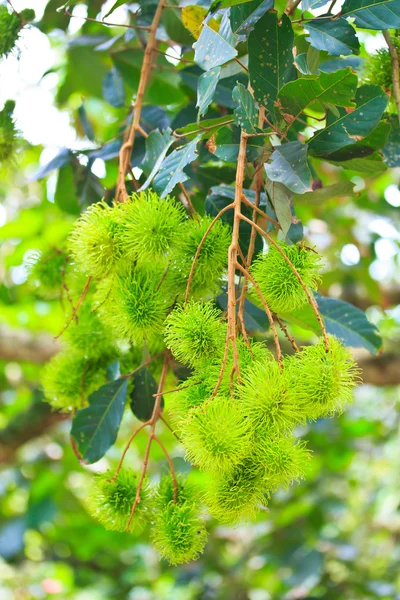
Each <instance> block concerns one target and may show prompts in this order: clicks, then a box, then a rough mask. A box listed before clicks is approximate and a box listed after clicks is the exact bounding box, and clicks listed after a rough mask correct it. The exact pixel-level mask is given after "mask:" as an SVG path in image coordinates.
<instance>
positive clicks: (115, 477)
mask: <svg viewBox="0 0 400 600" xmlns="http://www.w3.org/2000/svg"><path fill="white" fill-rule="evenodd" d="M147 425H150V421H146V422H145V423H142V424H141V425H140V427H138V428H137V429H135V431H134V432H133V433H132V435H131V437H130V438H129V440H128V441H127V443H126V445H125V448H124V450H123V452H122V454H121V458H120V459H119V463H118V466H117V468H116V469H115V473H114V475H113V477H112V479H111V481H116V479H117V477H118V473H119V472H120V470H121V467H122V463H123V462H124V458H125V455H126V453H127V452H128V450H129V447H130V445H131V443H132V441H133V439H134V438H135V437H136V436H137V434H138V433H139V431H142V429H144V428H145V427H147Z"/></svg>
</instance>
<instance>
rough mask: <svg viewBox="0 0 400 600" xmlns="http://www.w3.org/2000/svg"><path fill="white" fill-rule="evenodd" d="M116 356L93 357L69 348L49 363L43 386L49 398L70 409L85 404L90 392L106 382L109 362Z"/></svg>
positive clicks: (61, 406) (45, 370) (44, 374)
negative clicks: (90, 357)
mask: <svg viewBox="0 0 400 600" xmlns="http://www.w3.org/2000/svg"><path fill="white" fill-rule="evenodd" d="M112 360H113V359H112V357H109V356H107V357H106V356H103V357H102V359H101V360H95V359H89V358H86V357H84V356H82V354H81V353H80V352H77V351H74V350H73V349H71V348H66V349H65V350H64V351H62V352H59V353H58V354H56V355H55V356H53V358H51V359H50V361H49V362H48V363H47V364H46V365H45V367H44V369H43V372H42V378H41V382H42V387H43V391H44V395H45V397H46V399H47V401H48V402H49V403H50V404H51V406H52V407H53V408H55V409H58V410H62V411H70V410H73V409H80V408H84V407H85V406H86V405H87V398H88V396H89V395H90V394H91V393H92V392H94V391H96V390H97V389H98V388H99V387H101V386H102V385H103V384H104V383H105V382H106V370H107V365H108V364H109V363H110V362H111V361H112Z"/></svg>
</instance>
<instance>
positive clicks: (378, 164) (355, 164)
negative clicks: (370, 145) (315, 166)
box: [329, 152, 387, 175]
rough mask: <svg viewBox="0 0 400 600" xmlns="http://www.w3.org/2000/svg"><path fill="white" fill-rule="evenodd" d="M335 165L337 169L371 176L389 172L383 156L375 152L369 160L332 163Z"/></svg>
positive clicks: (360, 159) (356, 159)
mask: <svg viewBox="0 0 400 600" xmlns="http://www.w3.org/2000/svg"><path fill="white" fill-rule="evenodd" d="M329 162H331V163H332V164H333V165H335V166H337V167H343V169H347V170H348V171H357V172H358V173H365V174H369V175H374V174H375V175H376V174H377V173H383V172H384V171H387V165H385V163H384V162H383V161H382V156H381V155H380V154H379V152H374V153H373V154H371V156H368V158H352V159H351V160H345V161H342V162H340V161H333V160H332V161H331V160H329Z"/></svg>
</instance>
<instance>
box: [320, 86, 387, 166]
mask: <svg viewBox="0 0 400 600" xmlns="http://www.w3.org/2000/svg"><path fill="white" fill-rule="evenodd" d="M355 101H356V109H355V110H354V111H353V112H350V113H348V112H346V111H345V110H343V109H339V113H340V115H339V117H338V118H337V117H335V116H333V115H328V118H327V124H326V127H325V128H324V129H321V130H319V131H317V132H316V133H315V134H314V135H313V137H312V138H311V140H310V142H309V148H310V151H311V152H312V154H314V155H315V156H323V157H329V156H330V155H331V154H333V153H334V152H336V151H337V150H340V148H343V147H344V146H347V145H349V144H355V143H356V142H357V141H360V139H362V138H365V137H366V136H367V135H368V134H369V133H370V132H371V131H372V130H373V129H374V128H375V127H376V126H377V125H378V123H379V121H380V118H381V116H382V114H383V112H384V110H385V108H386V105H387V96H386V94H385V92H384V91H383V90H382V88H381V87H380V86H377V85H362V86H361V87H359V88H358V90H357V94H356V98H355Z"/></svg>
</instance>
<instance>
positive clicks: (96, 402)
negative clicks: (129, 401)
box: [71, 379, 128, 464]
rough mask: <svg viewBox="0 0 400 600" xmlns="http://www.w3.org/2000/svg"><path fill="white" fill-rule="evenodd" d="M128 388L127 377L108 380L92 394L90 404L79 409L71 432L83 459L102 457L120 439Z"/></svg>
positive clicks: (88, 461)
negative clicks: (119, 430) (108, 381)
mask: <svg viewBox="0 0 400 600" xmlns="http://www.w3.org/2000/svg"><path fill="white" fill-rule="evenodd" d="M127 389H128V380H127V379H117V380H115V381H111V382H110V383H106V384H105V385H103V386H102V387H101V388H99V389H98V390H97V391H95V392H93V394H90V396H89V406H88V407H87V408H83V409H82V410H78V412H77V413H76V415H75V417H74V419H73V421H72V429H71V436H72V438H73V440H74V441H75V444H76V448H77V450H78V452H79V454H80V455H81V457H82V460H83V461H84V462H86V463H89V464H91V463H94V462H97V461H98V460H100V458H102V457H103V456H104V455H105V453H106V452H107V450H108V449H109V448H110V447H111V446H112V445H113V444H114V442H115V440H116V439H117V434H118V429H119V426H120V424H121V420H122V416H123V414H124V409H125V402H126V393H127Z"/></svg>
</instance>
